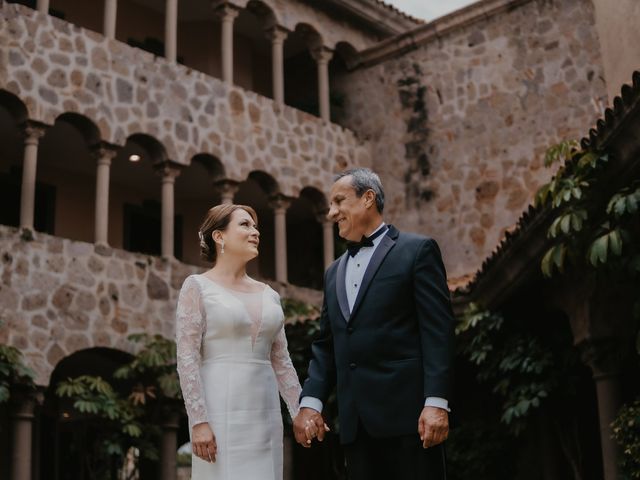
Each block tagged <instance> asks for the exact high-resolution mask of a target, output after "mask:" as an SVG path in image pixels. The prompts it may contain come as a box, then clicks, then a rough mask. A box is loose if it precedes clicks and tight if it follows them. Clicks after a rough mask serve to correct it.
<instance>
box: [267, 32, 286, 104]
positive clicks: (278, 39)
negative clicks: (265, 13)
mask: <svg viewBox="0 0 640 480" xmlns="http://www.w3.org/2000/svg"><path fill="white" fill-rule="evenodd" d="M266 34H267V38H268V39H269V40H271V65H272V67H271V74H272V79H273V101H274V102H275V104H276V106H278V107H282V106H283V105H284V57H283V47H284V40H285V39H286V38H287V35H288V32H287V31H286V30H285V29H284V28H283V27H279V26H277V25H276V26H273V27H271V28H269V29H268V30H267V31H266Z"/></svg>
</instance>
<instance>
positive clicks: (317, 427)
mask: <svg viewBox="0 0 640 480" xmlns="http://www.w3.org/2000/svg"><path fill="white" fill-rule="evenodd" d="M328 431H329V427H328V426H327V424H326V423H324V419H323V418H322V415H320V413H319V412H317V411H316V410H314V409H313V408H306V407H303V408H301V409H300V412H298V415H296V418H295V419H294V420H293V433H294V435H295V437H296V442H298V443H299V444H300V445H302V446H303V447H305V448H309V447H310V446H311V441H312V440H313V439H314V438H317V439H318V441H319V442H321V441H323V440H324V434H325V433H326V432H328Z"/></svg>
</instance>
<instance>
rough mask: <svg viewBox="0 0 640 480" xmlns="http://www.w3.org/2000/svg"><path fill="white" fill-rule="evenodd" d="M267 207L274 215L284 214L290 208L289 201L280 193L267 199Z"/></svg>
mask: <svg viewBox="0 0 640 480" xmlns="http://www.w3.org/2000/svg"><path fill="white" fill-rule="evenodd" d="M269 206H270V207H271V208H272V209H273V210H274V211H275V213H284V212H286V211H287V209H288V208H289V207H290V206H291V199H290V198H289V197H287V196H286V195H283V194H282V193H276V194H275V195H272V196H271V197H270V198H269Z"/></svg>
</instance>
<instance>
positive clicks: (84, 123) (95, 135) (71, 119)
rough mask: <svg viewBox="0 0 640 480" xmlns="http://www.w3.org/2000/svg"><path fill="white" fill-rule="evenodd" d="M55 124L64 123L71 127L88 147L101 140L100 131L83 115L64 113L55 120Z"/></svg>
mask: <svg viewBox="0 0 640 480" xmlns="http://www.w3.org/2000/svg"><path fill="white" fill-rule="evenodd" d="M57 122H65V123H68V124H69V125H71V126H73V127H74V128H75V129H76V130H77V131H78V133H80V135H81V136H82V138H83V139H84V141H85V144H86V145H87V146H88V147H92V146H94V145H97V144H98V143H99V142H100V140H101V138H100V129H99V128H98V126H97V125H96V124H95V123H94V122H93V121H92V120H90V119H89V118H87V117H85V116H84V115H81V114H79V113H74V112H65V113H62V114H60V115H58V117H57V118H56V123H57Z"/></svg>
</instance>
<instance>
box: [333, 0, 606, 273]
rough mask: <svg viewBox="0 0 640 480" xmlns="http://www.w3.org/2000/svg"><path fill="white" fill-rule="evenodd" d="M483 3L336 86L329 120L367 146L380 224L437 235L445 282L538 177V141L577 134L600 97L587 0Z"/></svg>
mask: <svg viewBox="0 0 640 480" xmlns="http://www.w3.org/2000/svg"><path fill="white" fill-rule="evenodd" d="M486 3H487V2H479V3H478V5H477V7H473V8H477V9H478V12H477V15H476V17H477V19H476V20H475V21H473V22H469V21H466V20H465V21H464V22H463V21H462V20H461V24H460V26H459V27H455V28H450V29H449V31H448V32H446V33H443V34H433V35H431V36H430V37H429V40H428V41H426V42H425V43H423V44H421V45H420V46H419V47H418V48H415V49H413V50H411V51H410V52H408V53H405V54H400V53H398V54H397V55H395V56H393V57H392V58H391V59H388V60H384V61H381V63H377V64H374V65H373V66H369V67H367V68H363V69H360V70H357V71H355V72H353V73H351V74H350V75H348V76H346V77H344V78H343V79H342V81H341V82H339V88H340V90H341V92H342V93H343V95H344V98H345V102H346V105H345V108H344V112H345V113H344V118H342V119H341V120H340V121H341V123H342V124H344V125H347V126H348V127H349V128H351V129H353V130H355V131H356V132H358V134H359V135H360V136H362V137H363V138H365V139H368V140H369V141H370V142H371V144H372V157H373V161H372V162H373V165H374V167H375V169H376V170H377V171H379V172H380V173H381V175H382V177H383V181H384V184H385V189H386V193H387V195H388V203H387V205H388V207H387V208H388V218H389V220H391V221H392V222H394V223H395V224H396V225H397V226H399V227H400V228H401V229H407V230H412V231H419V232H422V233H425V234H428V235H431V236H433V237H434V238H436V239H437V240H438V241H439V243H440V245H441V247H442V250H443V253H444V256H445V262H446V265H447V268H448V270H449V274H450V276H451V277H452V278H454V279H455V278H456V277H464V276H466V275H469V274H471V273H473V272H474V271H475V270H476V269H478V268H479V266H480V264H481V262H482V260H483V259H484V258H486V257H487V255H488V254H489V253H490V252H491V250H492V249H493V248H494V247H495V246H496V245H497V244H498V242H499V240H500V238H501V237H502V235H503V234H504V232H505V230H506V229H508V228H510V227H511V226H512V225H514V223H515V221H516V220H517V218H518V217H519V215H520V213H521V212H522V210H523V209H524V208H525V207H526V206H527V204H528V203H529V202H531V201H532V199H533V196H534V192H535V191H536V190H537V189H538V187H539V186H540V185H541V184H542V183H543V182H545V181H546V180H547V179H548V178H549V176H550V172H549V171H548V170H547V169H545V168H544V166H543V156H544V152H545V150H546V149H547V147H549V146H550V145H553V144H554V143H557V142H558V141H560V140H563V139H568V138H579V137H581V136H582V135H584V134H585V133H586V132H587V131H588V129H589V127H590V126H591V125H592V123H593V122H594V121H595V120H596V118H597V117H598V115H599V114H600V112H601V109H602V107H603V106H604V105H605V104H606V98H607V97H606V91H605V83H604V80H603V67H602V60H601V56H600V46H599V41H598V36H597V32H596V29H595V26H594V13H593V4H592V2H591V0H562V1H559V0H552V1H549V0H534V1H525V2H522V1H521V2H512V3H513V5H511V6H510V7H505V8H504V9H503V10H502V11H500V12H499V13H498V14H495V15H492V16H488V15H486V14H485V13H484V10H482V9H483V8H485V7H484V5H483V4H486ZM494 3H495V2H494ZM503 3H505V4H506V3H508V2H503ZM463 13H464V16H465V19H466V18H468V17H469V16H472V14H473V11H471V13H470V12H469V10H468V9H467V11H465V12H463ZM442 22H447V25H451V24H455V22H456V18H455V14H454V15H453V16H449V17H447V18H445V19H443V20H442ZM423 28H424V29H425V31H427V30H426V29H430V30H429V31H430V32H437V31H438V21H436V22H435V24H430V25H427V26H425V27H423ZM415 36H416V35H414V37H415ZM400 43H401V40H398V44H399V46H398V47H399V48H398V50H399V51H401V48H402V46H403V45H400Z"/></svg>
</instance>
